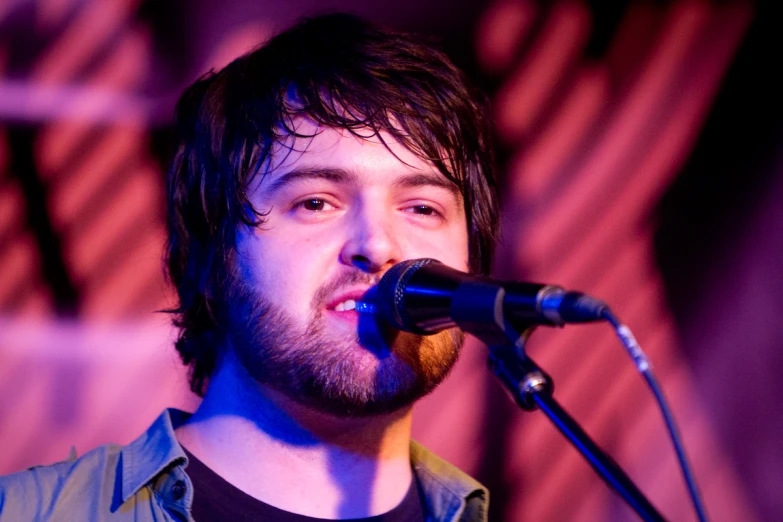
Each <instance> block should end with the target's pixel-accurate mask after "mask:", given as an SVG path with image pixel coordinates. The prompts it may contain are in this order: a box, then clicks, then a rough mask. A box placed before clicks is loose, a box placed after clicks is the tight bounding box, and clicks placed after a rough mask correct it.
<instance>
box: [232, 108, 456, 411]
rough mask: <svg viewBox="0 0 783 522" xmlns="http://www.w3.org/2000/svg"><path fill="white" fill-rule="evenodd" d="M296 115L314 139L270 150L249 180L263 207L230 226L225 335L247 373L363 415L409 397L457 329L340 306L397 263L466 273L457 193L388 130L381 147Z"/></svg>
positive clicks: (439, 363)
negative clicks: (231, 262) (232, 261)
mask: <svg viewBox="0 0 783 522" xmlns="http://www.w3.org/2000/svg"><path fill="white" fill-rule="evenodd" d="M297 125H298V126H297V128H296V131H297V133H299V134H303V135H308V136H309V135H313V134H315V136H314V137H312V138H310V137H308V138H290V139H289V140H288V142H287V143H285V144H284V145H285V147H278V149H277V150H275V151H274V156H273V157H274V159H273V161H272V164H271V165H270V167H269V170H268V173H267V174H266V175H265V176H264V177H263V179H261V180H260V182H257V184H256V185H255V186H253V187H251V189H250V190H251V191H250V193H249V196H250V200H251V202H252V203H253V206H254V207H255V208H256V209H257V210H259V211H261V212H263V213H265V214H266V216H265V218H264V219H265V221H264V223H263V224H262V225H261V226H259V227H257V228H254V229H243V230H240V232H239V240H238V261H237V265H238V266H237V274H236V275H237V276H238V279H239V280H240V281H241V284H237V285H234V286H235V287H236V288H235V289H234V294H235V295H233V296H232V297H231V299H232V300H233V304H234V306H233V308H232V310H233V313H232V317H231V320H230V323H231V324H230V325H229V327H230V333H229V335H230V336H231V340H232V344H233V345H234V349H235V351H236V353H237V355H238V357H239V359H240V361H241V362H242V363H243V365H244V366H245V367H246V368H247V370H248V371H249V373H250V375H251V376H252V377H253V378H255V379H256V380H257V381H258V382H261V383H263V384H266V385H268V386H271V387H273V388H275V389H277V390H278V391H281V392H283V393H285V394H286V395H288V396H289V397H290V398H292V399H294V400H297V401H299V402H301V403H303V404H306V405H309V406H312V407H314V408H315V409H318V410H321V411H325V412H329V413H333V414H337V415H371V414H377V413H385V412H389V411H393V410H395V409H398V408H401V407H405V406H408V405H410V404H412V403H413V401H415V400H416V399H418V398H419V397H421V396H422V395H424V394H426V393H428V392H429V391H431V389H432V388H434V387H435V386H436V385H437V384H438V383H439V382H440V381H441V380H442V379H443V378H444V377H445V375H446V373H447V372H448V370H449V369H450V368H451V366H452V365H453V363H454V362H455V361H456V358H457V354H458V351H459V347H460V346H461V343H462V336H461V334H460V333H459V332H458V331H456V330H454V331H445V332H441V333H439V334H436V335H434V336H428V337H419V336H415V335H412V334H408V333H403V332H398V331H396V330H392V329H391V328H389V327H386V326H384V325H383V324H381V323H380V321H379V320H377V321H376V318H375V316H373V315H371V314H366V313H358V312H357V311H355V310H352V306H353V303H354V302H356V301H361V300H362V299H363V298H364V299H369V297H368V296H367V295H366V294H367V292H368V289H370V287H372V286H373V285H375V284H376V283H377V282H378V280H379V279H380V277H381V276H382V275H383V274H384V272H385V271H386V270H387V269H388V268H390V267H391V266H392V265H394V264H396V263H398V262H400V261H403V260H406V259H415V258H422V257H429V258H434V259H437V260H439V261H441V262H443V263H444V264H446V265H448V266H451V267H454V268H456V269H459V270H467V266H468V265H467V263H468V237H467V226H466V220H465V212H464V209H463V205H462V200H461V197H460V194H459V191H458V190H457V187H456V186H454V185H453V184H452V183H451V182H449V181H448V180H447V179H446V178H445V177H444V176H443V175H442V174H440V173H438V172H437V170H436V169H435V168H434V166H432V165H431V164H429V163H428V162H426V161H424V160H422V159H421V158H419V157H417V156H416V155H414V154H413V153H411V152H410V151H408V150H407V149H405V148H404V147H403V146H401V145H400V144H399V143H398V142H396V141H395V140H394V138H392V137H391V136H390V135H388V134H384V133H382V134H381V138H382V140H383V142H385V144H386V145H388V147H389V148H390V149H391V151H390V150H389V148H387V146H386V145H384V144H383V143H382V142H381V138H379V137H378V136H373V135H372V132H371V131H370V130H369V129H365V131H366V132H362V134H363V135H366V136H368V137H367V138H365V139H362V138H358V137H356V136H354V135H352V134H350V133H349V132H347V131H345V130H342V129H334V128H328V127H320V128H319V127H316V126H315V125H314V124H313V123H311V122H310V121H308V120H297ZM287 148H290V149H291V150H290V152H289V151H288V150H287ZM267 213H268V214H267Z"/></svg>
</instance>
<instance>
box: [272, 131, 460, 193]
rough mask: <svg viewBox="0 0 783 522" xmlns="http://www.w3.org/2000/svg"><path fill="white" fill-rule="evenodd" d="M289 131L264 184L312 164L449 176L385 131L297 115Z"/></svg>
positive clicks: (276, 146) (357, 170)
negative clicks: (329, 123) (338, 125)
mask: <svg viewBox="0 0 783 522" xmlns="http://www.w3.org/2000/svg"><path fill="white" fill-rule="evenodd" d="M290 130H291V131H293V132H289V133H287V135H286V137H285V138H284V139H283V140H281V141H280V142H278V143H275V144H274V145H273V147H272V154H271V157H270V160H269V163H268V165H267V168H266V169H264V170H265V171H266V174H265V176H264V178H265V179H264V180H261V182H262V183H266V182H267V181H271V180H274V179H275V178H277V177H279V176H281V175H283V174H285V173H287V172H290V171H291V170H294V169H302V168H309V167H318V168H320V167H331V168H339V169H343V170H346V171H348V172H352V173H361V172H377V173H388V172H397V173H400V174H402V173H405V172H417V173H422V174H428V175H435V176H438V177H440V178H442V179H444V180H445V179H446V178H445V176H443V174H442V173H440V171H439V170H438V169H437V167H436V166H435V165H434V164H433V163H432V162H430V161H427V160H425V159H423V158H421V157H420V156H419V155H417V154H415V153H414V152H412V151H410V150H408V149H407V148H406V147H405V146H404V145H402V144H401V143H400V142H399V141H397V139H395V138H394V137H393V136H392V135H391V134H389V133H388V132H386V131H383V130H382V131H379V132H376V131H374V130H373V129H371V128H369V127H360V128H356V129H353V130H352V131H351V130H347V129H344V128H335V127H328V126H324V125H319V124H318V123H315V122H313V121H312V120H310V119H307V118H303V117H299V118H296V119H295V120H294V121H293V124H292V126H291V129H290ZM449 183H450V184H452V185H453V183H451V182H450V181H449ZM454 187H455V188H456V185H454Z"/></svg>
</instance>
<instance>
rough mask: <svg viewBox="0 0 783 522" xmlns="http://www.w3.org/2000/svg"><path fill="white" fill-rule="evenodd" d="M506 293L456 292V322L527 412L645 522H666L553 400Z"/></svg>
mask: <svg viewBox="0 0 783 522" xmlns="http://www.w3.org/2000/svg"><path fill="white" fill-rule="evenodd" d="M504 296H505V290H504V289H503V288H502V287H498V286H495V285H492V284H489V283H487V284H471V285H470V287H469V288H467V289H466V290H464V291H462V290H459V289H458V291H457V292H455V294H454V297H453V298H452V304H451V316H452V319H454V321H455V322H456V324H457V326H458V327H459V328H460V329H462V330H463V331H465V332H468V333H470V334H473V335H474V336H476V337H478V338H479V340H481V341H483V342H484V343H485V344H486V345H487V346H489V347H490V355H489V367H490V369H491V370H492V372H493V373H494V374H495V375H496V376H497V377H498V378H499V379H500V381H501V382H502V383H503V384H504V385H505V387H506V388H507V389H508V390H509V392H511V395H512V397H514V400H515V401H516V403H517V404H518V405H519V406H520V407H521V408H522V409H524V410H527V411H533V410H535V409H541V411H543V412H544V414H545V415H546V416H547V417H548V418H549V420H550V421H552V423H553V424H554V425H555V426H556V427H557V428H558V429H559V430H560V432H561V433H563V435H565V436H566V438H567V439H568V440H569V441H570V442H571V443H572V444H573V445H574V447H576V449H577V450H579V452H580V453H582V455H583V456H584V457H585V459H587V461H588V462H589V463H590V465H591V466H592V467H593V469H594V470H595V471H596V473H598V475H599V476H600V477H601V478H602V479H603V480H604V481H605V482H606V483H607V484H608V485H609V487H611V488H612V489H614V490H615V491H616V492H617V493H618V494H619V495H620V496H621V497H622V498H623V499H624V500H625V501H626V502H627V503H628V505H630V506H631V508H633V510H634V511H636V513H637V514H638V515H639V516H640V517H641V518H642V520H645V521H663V520H665V519H664V518H663V516H661V514H660V513H659V512H658V511H657V510H656V509H655V507H654V506H653V505H652V504H651V503H650V501H649V500H647V498H646V497H645V496H644V494H643V493H642V492H641V491H640V490H639V488H638V487H637V486H636V485H635V484H634V483H633V481H631V479H630V478H629V477H628V475H626V474H625V472H624V471H623V470H622V469H621V468H620V467H619V466H618V465H617V464H616V463H615V462H614V460H612V458H611V457H609V456H608V455H607V454H606V453H605V452H604V451H603V450H602V449H601V448H599V447H598V445H596V444H595V442H593V440H592V439H591V438H590V437H589V436H588V435H587V433H585V431H584V430H583V429H582V428H581V427H580V426H579V424H577V423H576V421H575V420H574V419H573V418H572V417H571V416H570V415H569V414H568V413H567V412H566V411H565V410H564V409H563V408H562V407H561V406H560V405H559V404H558V403H557V401H555V399H554V398H553V397H552V394H553V391H554V383H553V381H552V378H551V377H550V376H549V375H547V374H546V372H544V371H543V370H542V369H541V368H539V367H538V365H536V363H535V362H533V360H532V359H530V358H529V357H527V355H525V350H524V342H525V340H526V338H527V336H528V335H529V334H530V332H531V331H532V328H530V327H529V325H521V326H528V327H527V328H526V329H525V328H521V329H520V330H524V333H523V334H522V335H520V334H518V333H517V328H518V327H519V326H520V325H512V324H511V323H510V322H509V321H507V320H506V317H505V315H504V313H503V298H504Z"/></svg>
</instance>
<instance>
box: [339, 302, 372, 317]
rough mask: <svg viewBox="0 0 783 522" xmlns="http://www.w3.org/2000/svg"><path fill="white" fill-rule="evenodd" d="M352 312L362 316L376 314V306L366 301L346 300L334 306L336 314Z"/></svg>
mask: <svg viewBox="0 0 783 522" xmlns="http://www.w3.org/2000/svg"><path fill="white" fill-rule="evenodd" d="M351 310H355V311H356V312H357V313H360V314H374V313H375V305H374V304H373V303H368V302H365V301H356V300H355V299H346V300H345V301H341V302H339V303H337V304H336V305H335V306H334V311H335V312H350V311H351Z"/></svg>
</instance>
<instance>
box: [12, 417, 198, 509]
mask: <svg viewBox="0 0 783 522" xmlns="http://www.w3.org/2000/svg"><path fill="white" fill-rule="evenodd" d="M187 415H188V414H186V413H184V412H179V411H177V410H166V411H164V412H163V413H162V414H161V415H160V416H159V417H158V418H157V419H156V420H155V422H153V424H152V425H151V426H150V427H149V429H148V430H147V431H145V432H144V433H143V434H142V435H141V436H140V437H139V438H137V439H136V440H134V441H133V442H131V443H130V444H128V445H127V446H118V445H106V446H100V447H98V448H95V449H94V450H92V451H90V452H89V453H86V454H85V455H84V456H82V457H81V458H78V459H77V458H73V459H70V460H67V461H64V462H58V463H56V464H52V465H49V466H37V467H34V468H30V469H28V470H26V471H22V472H19V473H15V474H13V475H8V476H5V477H0V522H5V521H14V522H15V521H17V520H47V521H60V520H62V521H69V522H70V521H73V520H79V521H85V522H88V521H94V520H107V519H110V518H111V519H116V520H137V519H138V520H167V519H168V518H167V517H166V516H165V515H164V514H163V513H162V511H161V510H162V508H160V507H159V506H157V505H156V501H154V500H153V492H152V490H151V488H150V487H147V486H149V485H150V484H151V483H153V482H155V481H156V480H157V479H167V478H168V476H169V471H170V470H171V469H172V468H173V467H176V466H177V465H178V464H179V465H181V464H182V463H184V461H185V460H186V458H185V454H184V452H183V451H182V448H181V447H180V446H179V444H178V443H177V441H176V438H175V436H174V424H172V422H173V421H174V423H175V424H176V423H178V422H181V421H183V420H184V419H185V418H186V417H187ZM183 473H184V472H183ZM164 482H165V480H164ZM142 506H144V508H143V509H142ZM142 512H143V513H146V514H144V515H142V514H141V513H142ZM129 513H133V514H129Z"/></svg>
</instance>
